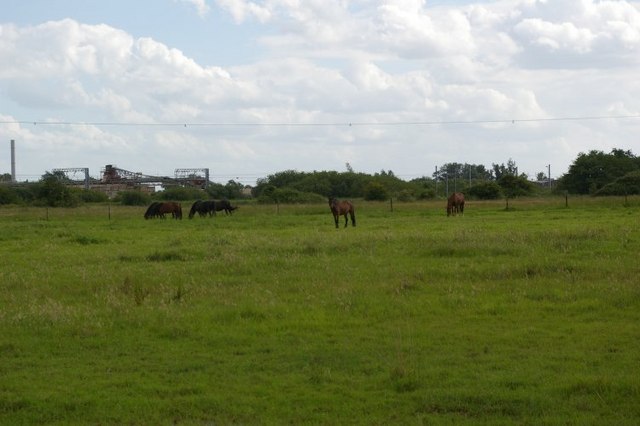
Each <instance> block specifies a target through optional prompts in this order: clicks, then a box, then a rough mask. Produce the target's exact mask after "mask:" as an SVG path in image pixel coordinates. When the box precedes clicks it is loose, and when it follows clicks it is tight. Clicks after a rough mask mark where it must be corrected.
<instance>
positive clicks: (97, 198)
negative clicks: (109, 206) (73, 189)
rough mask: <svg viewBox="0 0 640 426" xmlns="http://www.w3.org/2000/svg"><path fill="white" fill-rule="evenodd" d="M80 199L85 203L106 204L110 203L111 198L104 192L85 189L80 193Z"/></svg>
mask: <svg viewBox="0 0 640 426" xmlns="http://www.w3.org/2000/svg"><path fill="white" fill-rule="evenodd" d="M78 198H80V200H81V201H83V202H85V203H104V202H106V201H109V197H108V196H107V194H106V193H104V192H102V191H95V190H91V189H83V190H81V191H80V192H78Z"/></svg>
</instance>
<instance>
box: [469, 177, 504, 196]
mask: <svg viewBox="0 0 640 426" xmlns="http://www.w3.org/2000/svg"><path fill="white" fill-rule="evenodd" d="M468 192H469V195H470V196H471V197H473V198H478V199H480V200H497V199H498V198H500V197H502V188H501V187H500V185H498V184H497V183H495V182H493V181H491V182H482V183H479V184H477V185H474V186H472V187H471V188H469V191H468Z"/></svg>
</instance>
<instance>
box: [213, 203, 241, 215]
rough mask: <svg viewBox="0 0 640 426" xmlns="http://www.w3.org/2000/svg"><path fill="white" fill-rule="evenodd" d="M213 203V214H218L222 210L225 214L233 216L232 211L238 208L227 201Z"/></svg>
mask: <svg viewBox="0 0 640 426" xmlns="http://www.w3.org/2000/svg"><path fill="white" fill-rule="evenodd" d="M213 202H214V203H215V209H214V211H213V214H216V213H215V212H217V211H218V212H219V211H222V210H224V213H225V214H233V211H234V210H236V209H237V208H238V207H237V206H232V205H231V203H230V202H229V200H219V201H213Z"/></svg>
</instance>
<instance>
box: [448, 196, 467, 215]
mask: <svg viewBox="0 0 640 426" xmlns="http://www.w3.org/2000/svg"><path fill="white" fill-rule="evenodd" d="M457 213H460V214H464V194H463V193H462V192H454V193H453V194H451V195H450V196H449V198H448V199H447V216H451V215H454V216H455V215H456V214H457Z"/></svg>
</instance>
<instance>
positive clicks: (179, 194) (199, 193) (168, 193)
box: [158, 186, 207, 201]
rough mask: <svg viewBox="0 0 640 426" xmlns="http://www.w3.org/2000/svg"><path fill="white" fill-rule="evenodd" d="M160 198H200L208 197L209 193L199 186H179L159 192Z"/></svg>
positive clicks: (176, 199) (175, 199)
mask: <svg viewBox="0 0 640 426" xmlns="http://www.w3.org/2000/svg"><path fill="white" fill-rule="evenodd" d="M158 198H159V199H161V200H171V201H187V200H199V199H202V198H207V193H206V192H205V191H203V190H202V189H199V188H190V187H179V186H178V187H173V188H168V189H165V190H164V191H162V192H158Z"/></svg>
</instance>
